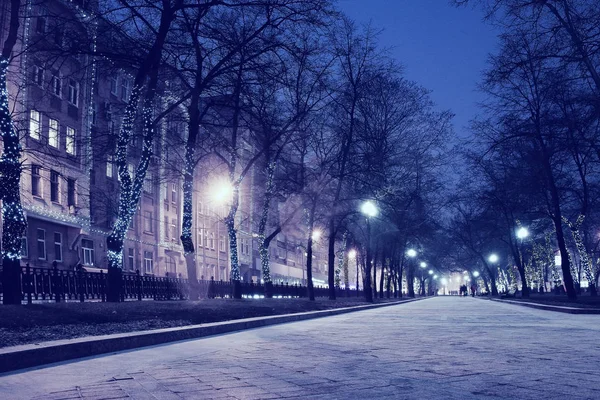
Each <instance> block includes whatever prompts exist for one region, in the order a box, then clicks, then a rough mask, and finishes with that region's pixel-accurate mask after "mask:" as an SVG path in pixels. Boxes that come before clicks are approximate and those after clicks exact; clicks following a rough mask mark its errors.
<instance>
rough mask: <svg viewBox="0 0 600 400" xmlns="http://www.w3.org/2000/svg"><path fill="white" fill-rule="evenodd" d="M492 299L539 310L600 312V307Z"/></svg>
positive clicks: (572, 312)
mask: <svg viewBox="0 0 600 400" xmlns="http://www.w3.org/2000/svg"><path fill="white" fill-rule="evenodd" d="M490 300H492V301H497V302H499V303H507V304H514V305H517V306H522V307H529V308H535V309H538V310H546V311H554V312H561V313H566V314H600V309H598V308H575V307H565V306H551V305H547V304H539V303H530V302H525V301H514V300H500V299H490Z"/></svg>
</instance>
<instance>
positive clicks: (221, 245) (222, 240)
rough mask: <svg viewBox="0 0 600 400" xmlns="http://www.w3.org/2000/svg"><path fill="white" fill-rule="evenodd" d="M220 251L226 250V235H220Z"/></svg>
mask: <svg viewBox="0 0 600 400" xmlns="http://www.w3.org/2000/svg"><path fill="white" fill-rule="evenodd" d="M219 251H225V236H224V235H221V236H220V237H219Z"/></svg>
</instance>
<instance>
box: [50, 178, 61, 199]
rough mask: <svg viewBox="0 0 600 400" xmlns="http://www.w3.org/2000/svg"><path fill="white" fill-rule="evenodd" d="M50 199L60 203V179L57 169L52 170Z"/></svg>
mask: <svg viewBox="0 0 600 400" xmlns="http://www.w3.org/2000/svg"><path fill="white" fill-rule="evenodd" d="M50 201H52V202H55V203H60V180H59V174H58V172H56V171H50Z"/></svg>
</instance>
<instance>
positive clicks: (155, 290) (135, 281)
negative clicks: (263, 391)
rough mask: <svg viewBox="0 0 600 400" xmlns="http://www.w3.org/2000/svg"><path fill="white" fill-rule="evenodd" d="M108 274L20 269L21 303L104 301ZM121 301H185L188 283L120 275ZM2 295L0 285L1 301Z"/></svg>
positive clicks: (296, 289)
mask: <svg viewBox="0 0 600 400" xmlns="http://www.w3.org/2000/svg"><path fill="white" fill-rule="evenodd" d="M107 278H108V277H107V274H106V273H103V272H102V271H100V272H87V271H85V270H84V269H80V270H78V271H64V270H59V269H56V268H55V269H48V268H30V267H29V265H27V266H26V267H23V268H21V288H20V289H21V295H22V301H23V302H25V303H28V304H31V303H32V302H48V301H54V302H61V301H79V302H85V301H106V286H107ZM121 282H122V284H121V300H122V301H132V300H138V301H141V300H187V299H189V293H190V282H189V281H188V280H187V279H183V278H175V277H173V278H172V277H168V276H167V277H156V276H148V275H141V274H140V272H139V271H136V272H135V273H122V275H121ZM241 288H242V297H245V298H259V297H263V296H264V294H265V286H264V285H263V284H262V283H254V282H252V281H250V282H242V283H241ZM196 290H197V292H198V294H199V296H200V298H229V297H231V296H232V293H233V283H232V282H231V281H215V280H214V279H212V278H211V279H210V280H199V281H198V282H197V286H196ZM335 290H336V297H354V298H356V297H359V296H362V295H363V292H362V290H359V291H358V292H357V291H356V290H352V289H343V288H336V289H335ZM2 293H3V290H2V283H1V282H0V297H1V294H2ZM272 294H273V297H274V298H290V297H293V298H300V297H307V296H308V291H307V288H306V286H302V285H298V284H292V285H290V284H288V283H275V284H273V286H272ZM314 294H315V297H329V289H328V288H327V287H322V286H315V287H314Z"/></svg>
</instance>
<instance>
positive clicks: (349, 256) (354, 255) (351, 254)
mask: <svg viewBox="0 0 600 400" xmlns="http://www.w3.org/2000/svg"><path fill="white" fill-rule="evenodd" d="M354 257H356V250H354V249H352V250H350V251H349V252H348V258H354Z"/></svg>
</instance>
